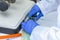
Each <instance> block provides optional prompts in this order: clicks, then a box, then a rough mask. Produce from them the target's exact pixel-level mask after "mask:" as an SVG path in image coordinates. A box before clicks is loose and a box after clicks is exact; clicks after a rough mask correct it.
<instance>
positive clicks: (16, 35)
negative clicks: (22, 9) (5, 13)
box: [0, 33, 22, 39]
mask: <svg viewBox="0 0 60 40" xmlns="http://www.w3.org/2000/svg"><path fill="white" fill-rule="evenodd" d="M19 36H22V33H17V34H10V35H6V36H0V39H7V38H15V37H19Z"/></svg>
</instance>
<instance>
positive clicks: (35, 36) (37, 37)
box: [30, 26, 60, 40]
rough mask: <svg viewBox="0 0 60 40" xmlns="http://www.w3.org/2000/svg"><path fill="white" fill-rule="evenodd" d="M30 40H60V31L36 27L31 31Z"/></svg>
mask: <svg viewBox="0 0 60 40" xmlns="http://www.w3.org/2000/svg"><path fill="white" fill-rule="evenodd" d="M30 40H60V29H59V28H56V27H45V26H37V27H35V28H34V30H33V31H32V34H31V36H30Z"/></svg>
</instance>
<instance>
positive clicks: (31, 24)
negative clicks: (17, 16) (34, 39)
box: [22, 20, 38, 34]
mask: <svg viewBox="0 0 60 40" xmlns="http://www.w3.org/2000/svg"><path fill="white" fill-rule="evenodd" d="M37 25H38V24H37V23H36V22H35V21H33V20H28V21H26V22H23V23H22V28H23V30H24V31H25V32H27V33H29V34H31V32H32V30H33V29H34V28H35V27H36V26H37Z"/></svg>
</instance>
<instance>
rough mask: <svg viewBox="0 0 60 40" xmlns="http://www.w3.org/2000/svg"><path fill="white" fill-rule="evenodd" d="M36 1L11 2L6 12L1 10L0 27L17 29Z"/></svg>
mask: <svg viewBox="0 0 60 40" xmlns="http://www.w3.org/2000/svg"><path fill="white" fill-rule="evenodd" d="M33 5H34V2H31V1H24V2H18V1H17V2H16V3H14V4H11V6H10V7H9V9H8V10H7V11H5V12H0V27H5V28H11V29H16V28H17V27H18V26H19V24H20V23H21V22H22V20H24V18H25V17H26V15H27V14H28V12H29V11H30V9H31V8H32V7H33Z"/></svg>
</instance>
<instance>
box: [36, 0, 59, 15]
mask: <svg viewBox="0 0 60 40" xmlns="http://www.w3.org/2000/svg"><path fill="white" fill-rule="evenodd" d="M36 5H37V6H38V7H39V8H40V9H41V11H42V13H43V14H46V13H49V12H52V11H55V10H57V7H58V3H57V2H56V0H41V1H39V2H37V3H36Z"/></svg>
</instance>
